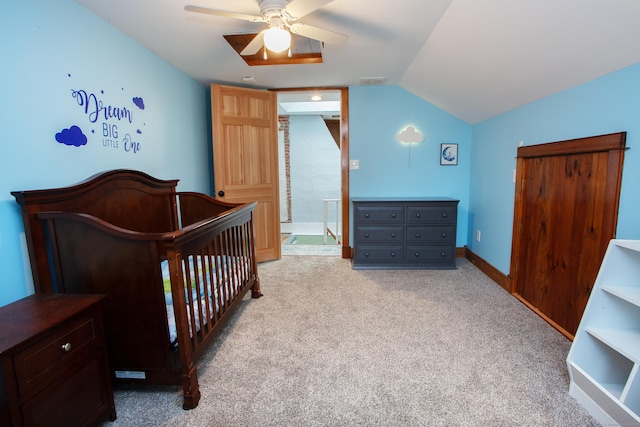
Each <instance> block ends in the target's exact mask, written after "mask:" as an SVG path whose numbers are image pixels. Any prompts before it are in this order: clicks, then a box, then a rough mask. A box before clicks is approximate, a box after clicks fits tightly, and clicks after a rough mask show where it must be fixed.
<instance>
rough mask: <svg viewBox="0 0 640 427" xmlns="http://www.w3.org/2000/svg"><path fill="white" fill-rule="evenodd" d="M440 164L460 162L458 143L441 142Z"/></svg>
mask: <svg viewBox="0 0 640 427" xmlns="http://www.w3.org/2000/svg"><path fill="white" fill-rule="evenodd" d="M440 164H441V165H447V166H451V165H452V166H455V165H457V164H458V144H440Z"/></svg>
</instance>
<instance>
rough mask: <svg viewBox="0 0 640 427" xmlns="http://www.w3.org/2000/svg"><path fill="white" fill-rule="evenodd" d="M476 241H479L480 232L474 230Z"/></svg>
mask: <svg viewBox="0 0 640 427" xmlns="http://www.w3.org/2000/svg"><path fill="white" fill-rule="evenodd" d="M476 240H477V241H478V242H479V241H480V230H476Z"/></svg>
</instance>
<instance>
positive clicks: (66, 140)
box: [55, 74, 145, 154]
mask: <svg viewBox="0 0 640 427" xmlns="http://www.w3.org/2000/svg"><path fill="white" fill-rule="evenodd" d="M68 77H69V78H71V74H68ZM122 92H123V94H122V96H120V98H122V97H124V99H125V102H122V101H119V100H117V99H116V100H115V101H114V100H113V99H109V100H107V99H108V98H110V97H108V96H107V94H105V92H104V91H103V90H101V91H100V92H99V93H98V94H96V93H93V92H90V91H87V90H84V89H75V88H71V92H70V93H71V96H70V99H71V100H72V102H75V104H76V105H77V106H78V107H80V109H79V110H78V111H79V115H80V117H82V118H83V119H84V120H83V121H85V122H86V123H85V124H84V125H81V124H73V125H70V126H69V127H68V128H66V129H62V130H60V131H59V132H57V133H56V134H55V140H56V141H57V142H59V143H60V144H64V145H67V146H71V147H82V146H85V145H88V144H95V143H99V144H100V145H101V146H102V147H103V148H105V149H113V150H121V151H123V152H124V153H130V154H138V153H139V152H140V151H141V150H142V145H143V144H142V141H141V138H142V136H141V135H142V131H141V130H140V127H138V126H136V121H137V117H138V114H140V113H141V112H142V111H144V108H145V105H144V100H143V99H142V97H140V96H132V97H127V96H126V95H125V94H124V92H125V90H124V88H122ZM134 113H135V114H134ZM142 125H143V126H145V124H144V123H143V124H142Z"/></svg>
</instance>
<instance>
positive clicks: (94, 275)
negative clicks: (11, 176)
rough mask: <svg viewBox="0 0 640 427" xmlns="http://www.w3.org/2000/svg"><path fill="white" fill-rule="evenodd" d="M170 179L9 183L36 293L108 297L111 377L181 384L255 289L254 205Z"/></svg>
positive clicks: (188, 397)
mask: <svg viewBox="0 0 640 427" xmlns="http://www.w3.org/2000/svg"><path fill="white" fill-rule="evenodd" d="M177 183H178V180H160V179H156V178H153V177H151V176H149V175H147V174H145V173H142V172H138V171H132V170H113V171H109V172H105V173H101V174H98V175H95V176H93V177H91V178H89V179H88V180H86V181H84V182H82V183H80V184H77V185H74V186H70V187H65V188H56V189H48V190H34V191H15V192H12V194H13V195H14V197H15V198H16V200H17V202H18V204H19V205H20V206H21V208H22V216H23V221H24V227H25V234H26V240H27V245H28V249H29V256H30V260H31V269H32V272H33V280H34V285H35V290H36V292H44V293H92V294H105V295H107V298H106V299H105V302H104V317H105V319H104V320H105V334H106V340H107V347H108V354H109V362H110V366H111V369H112V373H113V376H114V379H115V380H116V381H127V382H141V383H148V384H182V387H183V391H184V403H183V407H184V409H192V408H195V407H196V406H197V405H198V401H199V399H200V390H199V386H198V378H197V373H196V368H195V361H196V360H197V358H198V357H199V356H201V355H202V353H203V352H204V350H205V349H206V348H207V346H208V344H209V343H210V342H211V341H212V339H213V337H214V336H215V334H216V332H217V331H218V330H219V329H220V328H221V326H222V325H223V324H224V322H225V321H226V320H227V319H228V318H229V317H230V315H231V314H232V312H233V311H234V309H235V308H237V307H238V305H239V304H240V303H241V301H242V300H243V297H244V296H245V294H246V293H247V291H248V290H249V289H251V290H252V292H251V296H252V297H253V298H258V297H260V296H261V295H262V294H261V293H260V282H259V279H258V271H257V263H256V257H255V234H254V221H253V212H254V209H255V206H256V203H247V204H241V205H236V204H229V203H224V202H220V201H217V200H216V199H214V198H212V197H209V196H207V195H205V194H200V193H193V192H177V191H176V186H177Z"/></svg>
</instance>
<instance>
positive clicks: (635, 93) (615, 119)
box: [468, 64, 640, 274]
mask: <svg viewBox="0 0 640 427" xmlns="http://www.w3.org/2000/svg"><path fill="white" fill-rule="evenodd" d="M621 131H626V132H627V147H629V148H630V149H629V150H627V151H626V153H625V161H624V167H623V176H622V192H621V197H620V210H619V217H618V230H617V237H618V238H621V239H640V221H639V220H638V218H639V217H640V197H638V188H639V187H638V185H639V183H640V64H637V65H634V66H631V67H628V68H626V69H623V70H621V71H618V72H614V73H612V74H609V75H606V76H604V77H601V78H599V79H597V80H594V81H592V82H589V83H586V84H583V85H581V86H578V87H576V88H573V89H571V90H567V91H564V92H562V93H559V94H556V95H554V96H550V97H547V98H545V99H542V100H540V101H537V102H534V103H532V104H529V105H526V106H524V107H521V108H518V109H516V110H513V111H510V112H508V113H505V114H502V115H500V116H497V117H495V118H492V119H490V120H486V121H484V122H482V123H479V124H477V125H475V126H473V145H472V154H471V190H470V201H469V210H470V212H472V214H471V215H470V226H469V237H468V242H469V247H470V248H471V250H472V251H473V252H474V253H476V254H478V255H479V256H481V257H482V258H483V259H485V260H486V261H487V262H489V263H490V264H491V265H493V266H494V267H496V268H498V269H499V270H500V271H501V272H503V273H505V274H509V265H510V261H511V238H512V227H513V205H514V196H515V187H514V185H515V184H514V183H513V170H514V169H515V165H516V161H515V157H516V155H517V148H518V143H519V141H523V143H524V145H533V144H542V143H547V142H554V141H562V140H567V139H574V138H581V137H587V136H594V135H603V134H609V133H614V132H621ZM475 230H481V240H480V242H477V241H476V240H475V238H474V236H473V235H474V233H475Z"/></svg>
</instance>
